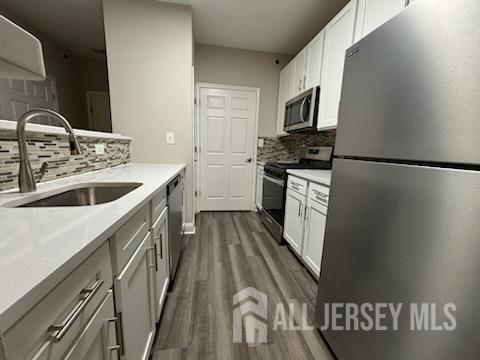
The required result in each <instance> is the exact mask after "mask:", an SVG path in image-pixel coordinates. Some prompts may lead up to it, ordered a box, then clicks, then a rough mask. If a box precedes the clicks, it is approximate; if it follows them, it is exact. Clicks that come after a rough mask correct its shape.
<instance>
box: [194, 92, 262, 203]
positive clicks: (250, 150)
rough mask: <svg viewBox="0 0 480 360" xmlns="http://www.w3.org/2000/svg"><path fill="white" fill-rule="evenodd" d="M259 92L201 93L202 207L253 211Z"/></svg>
mask: <svg viewBox="0 0 480 360" xmlns="http://www.w3.org/2000/svg"><path fill="white" fill-rule="evenodd" d="M256 114H257V92H256V91H253V90H252V91H247V90H229V89H220V88H219V89H214V88H201V89H200V138H201V139H200V143H201V145H200V146H201V147H200V159H201V169H200V172H201V175H200V177H201V181H200V183H201V184H200V207H201V210H203V211H211V210H213V211H215V210H224V211H228V210H251V209H252V207H253V203H252V201H253V199H252V197H253V194H252V192H253V170H254V162H253V157H254V152H255V147H254V146H255V126H256Z"/></svg>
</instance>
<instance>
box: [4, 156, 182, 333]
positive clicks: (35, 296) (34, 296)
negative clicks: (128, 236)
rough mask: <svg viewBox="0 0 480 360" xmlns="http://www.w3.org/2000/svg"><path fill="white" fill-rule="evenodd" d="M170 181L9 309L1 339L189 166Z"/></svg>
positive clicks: (7, 309)
mask: <svg viewBox="0 0 480 360" xmlns="http://www.w3.org/2000/svg"><path fill="white" fill-rule="evenodd" d="M178 165H181V168H180V169H179V170H177V171H176V172H174V173H172V175H171V176H170V177H169V178H168V180H166V181H164V182H163V183H161V184H159V185H158V186H157V187H156V188H155V190H153V191H152V192H151V193H150V194H149V195H148V196H146V197H144V198H143V199H142V200H141V201H139V202H138V203H137V204H136V205H134V206H133V207H132V208H130V209H129V210H127V211H126V212H125V214H124V215H123V216H122V217H121V218H120V219H118V220H117V221H116V222H114V223H112V224H111V225H110V226H109V227H108V229H107V230H105V231H104V232H103V233H102V234H100V235H98V236H97V237H96V238H94V239H92V241H91V242H89V243H88V245H86V246H85V247H84V248H82V249H81V250H80V251H78V252H77V253H75V254H74V255H73V256H72V257H71V258H69V259H68V260H67V261H65V262H64V263H63V264H62V265H61V266H59V267H58V268H56V269H55V270H54V271H52V272H51V273H50V274H48V275H47V276H46V277H45V278H44V279H43V280H42V281H40V282H39V283H37V285H35V286H34V287H33V288H32V289H30V290H29V291H27V292H26V293H25V294H23V296H21V297H20V298H19V299H18V300H17V301H16V302H15V303H14V304H12V305H11V306H10V307H8V308H6V309H5V310H4V311H3V313H1V314H0V336H1V335H2V334H3V333H5V332H6V331H8V329H10V328H11V327H12V326H13V325H14V324H15V323H16V322H17V321H18V320H19V319H20V318H21V317H22V316H24V315H25V314H26V313H27V312H28V311H29V310H30V309H31V308H32V307H34V306H35V305H36V304H37V303H38V302H39V301H41V300H42V299H43V298H44V297H45V296H46V295H47V294H48V293H49V292H51V291H52V290H53V289H54V288H55V287H56V286H57V285H58V284H59V283H60V282H61V281H62V280H63V279H65V278H66V277H67V276H68V275H69V274H71V273H72V272H73V271H74V270H75V269H76V268H77V267H78V266H79V265H81V264H82V263H83V262H84V261H85V260H86V259H87V258H88V257H89V256H90V255H92V254H93V253H94V252H95V251H96V250H97V249H98V248H99V247H100V246H102V245H103V244H104V243H105V242H106V241H107V240H108V239H109V238H110V237H111V236H112V235H113V234H114V233H115V232H116V231H117V230H118V229H120V227H122V226H123V225H124V224H125V223H126V221H127V220H128V219H129V218H130V217H131V216H132V215H133V214H135V213H136V212H137V211H139V210H140V209H141V208H142V207H143V206H145V204H147V203H148V202H149V201H150V200H151V199H152V198H153V197H154V196H155V195H157V194H158V193H159V192H160V191H161V190H162V189H164V188H165V187H166V186H167V185H168V183H169V182H170V181H171V180H173V179H174V178H175V177H176V176H177V175H178V174H180V173H181V172H182V171H184V170H185V169H186V165H185V164H178Z"/></svg>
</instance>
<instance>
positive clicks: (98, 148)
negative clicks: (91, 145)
mask: <svg viewBox="0 0 480 360" xmlns="http://www.w3.org/2000/svg"><path fill="white" fill-rule="evenodd" d="M95 154H97V155H103V154H105V144H95Z"/></svg>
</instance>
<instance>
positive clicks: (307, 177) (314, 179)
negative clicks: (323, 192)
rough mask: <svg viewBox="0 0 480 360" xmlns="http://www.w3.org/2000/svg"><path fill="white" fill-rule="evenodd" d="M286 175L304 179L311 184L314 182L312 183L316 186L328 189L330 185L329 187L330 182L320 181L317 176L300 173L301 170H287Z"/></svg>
mask: <svg viewBox="0 0 480 360" xmlns="http://www.w3.org/2000/svg"><path fill="white" fill-rule="evenodd" d="M320 171H321V170H320ZM325 171H331V170H325ZM287 174H291V175H293V176H297V177H299V178H302V179H305V180H308V181H311V182H314V183H317V184H322V185H325V186H328V187H330V185H331V180H330V179H329V180H328V181H326V180H325V179H322V178H320V177H318V176H315V175H310V174H306V173H305V172H302V170H295V169H288V170H287Z"/></svg>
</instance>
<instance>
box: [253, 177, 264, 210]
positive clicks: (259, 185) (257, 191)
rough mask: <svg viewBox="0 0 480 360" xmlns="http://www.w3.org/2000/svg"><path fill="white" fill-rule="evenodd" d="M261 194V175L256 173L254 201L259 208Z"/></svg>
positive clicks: (260, 207)
mask: <svg viewBox="0 0 480 360" xmlns="http://www.w3.org/2000/svg"><path fill="white" fill-rule="evenodd" d="M262 196H263V176H262V175H259V174H257V189H256V196H255V203H256V205H257V208H258V209H259V210H261V209H262Z"/></svg>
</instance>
